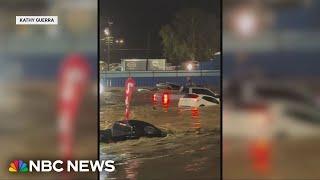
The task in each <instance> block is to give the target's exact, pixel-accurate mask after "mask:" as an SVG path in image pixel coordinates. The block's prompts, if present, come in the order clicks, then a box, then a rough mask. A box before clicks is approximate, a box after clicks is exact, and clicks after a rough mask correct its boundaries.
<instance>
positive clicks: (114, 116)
mask: <svg viewBox="0 0 320 180" xmlns="http://www.w3.org/2000/svg"><path fill="white" fill-rule="evenodd" d="M151 100H152V94H151V93H136V94H135V96H134V99H133V101H132V111H131V118H132V119H138V120H143V121H147V122H149V123H152V124H154V125H156V126H157V127H159V128H161V129H163V130H164V131H166V132H168V136H167V137H165V138H140V139H138V140H130V141H125V142H119V143H112V144H105V143H100V157H101V159H113V160H115V161H116V172H113V173H109V174H102V173H101V175H100V176H101V178H102V179H109V178H112V179H218V178H219V177H220V106H211V107H204V108H199V109H188V110H186V109H185V110H181V109H178V108H177V101H170V104H169V107H163V106H162V105H157V106H155V107H153V105H152V104H153V103H152V102H151ZM101 101H102V106H101V109H100V115H101V121H100V128H101V129H106V128H109V127H110V126H111V124H112V123H113V122H114V121H116V120H121V119H123V117H124V103H123V102H124V96H123V92H112V93H105V94H104V96H103V98H102V100H101Z"/></svg>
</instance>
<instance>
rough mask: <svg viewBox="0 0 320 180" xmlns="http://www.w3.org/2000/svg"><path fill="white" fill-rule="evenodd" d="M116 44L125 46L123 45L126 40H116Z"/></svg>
mask: <svg viewBox="0 0 320 180" xmlns="http://www.w3.org/2000/svg"><path fill="white" fill-rule="evenodd" d="M115 43H116V44H123V43H124V40H123V39H116V40H115Z"/></svg>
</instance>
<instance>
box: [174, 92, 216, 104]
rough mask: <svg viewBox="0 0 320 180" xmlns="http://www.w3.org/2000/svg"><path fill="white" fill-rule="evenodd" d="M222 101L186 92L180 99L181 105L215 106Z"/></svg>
mask: <svg viewBox="0 0 320 180" xmlns="http://www.w3.org/2000/svg"><path fill="white" fill-rule="evenodd" d="M219 103H220V101H219V99H218V98H215V97H212V96H208V95H201V94H186V95H184V96H183V97H181V98H180V99H179V103H178V106H179V107H202V106H215V105H218V104H219Z"/></svg>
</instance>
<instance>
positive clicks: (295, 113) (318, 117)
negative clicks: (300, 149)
mask: <svg viewBox="0 0 320 180" xmlns="http://www.w3.org/2000/svg"><path fill="white" fill-rule="evenodd" d="M286 114H287V115H288V116H289V117H292V118H294V119H295V120H298V121H303V122H306V123H315V124H320V113H319V111H312V110H310V111H307V110H305V109H300V108H299V109H298V108H288V109H287V110H286Z"/></svg>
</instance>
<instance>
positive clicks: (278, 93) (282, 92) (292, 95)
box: [256, 88, 315, 105]
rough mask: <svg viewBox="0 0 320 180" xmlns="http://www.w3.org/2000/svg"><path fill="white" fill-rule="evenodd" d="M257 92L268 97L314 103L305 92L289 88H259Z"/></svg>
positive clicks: (308, 103)
mask: <svg viewBox="0 0 320 180" xmlns="http://www.w3.org/2000/svg"><path fill="white" fill-rule="evenodd" d="M256 94H257V95H258V96H260V97H264V98H268V99H283V100H288V101H293V102H297V103H302V104H307V105H314V104H315V103H314V101H313V100H312V99H311V98H309V97H308V96H307V95H305V94H303V93H299V92H296V91H294V90H287V89H276V88H274V89H272V88H270V89H268V88H257V90H256Z"/></svg>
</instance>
